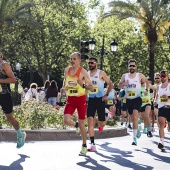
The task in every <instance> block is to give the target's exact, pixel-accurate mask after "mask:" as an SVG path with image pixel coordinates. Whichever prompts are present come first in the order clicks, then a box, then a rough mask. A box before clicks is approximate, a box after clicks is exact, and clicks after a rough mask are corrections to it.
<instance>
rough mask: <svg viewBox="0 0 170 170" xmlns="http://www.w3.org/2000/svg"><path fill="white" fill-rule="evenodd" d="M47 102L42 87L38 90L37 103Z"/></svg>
mask: <svg viewBox="0 0 170 170" xmlns="http://www.w3.org/2000/svg"><path fill="white" fill-rule="evenodd" d="M44 101H45V92H44V91H43V90H42V88H41V87H39V88H38V89H37V102H38V103H43V102H44Z"/></svg>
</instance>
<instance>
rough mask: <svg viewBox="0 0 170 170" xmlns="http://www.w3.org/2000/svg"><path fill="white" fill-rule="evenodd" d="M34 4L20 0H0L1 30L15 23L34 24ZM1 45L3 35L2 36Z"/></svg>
mask: <svg viewBox="0 0 170 170" xmlns="http://www.w3.org/2000/svg"><path fill="white" fill-rule="evenodd" d="M32 6H33V4H31V3H25V1H24V0H23V1H20V0H0V31H1V30H2V29H5V28H7V27H10V26H13V25H14V24H20V25H27V26H28V25H33V24H35V23H34V22H33V20H32V18H31V14H30V7H32ZM0 46H1V36H0Z"/></svg>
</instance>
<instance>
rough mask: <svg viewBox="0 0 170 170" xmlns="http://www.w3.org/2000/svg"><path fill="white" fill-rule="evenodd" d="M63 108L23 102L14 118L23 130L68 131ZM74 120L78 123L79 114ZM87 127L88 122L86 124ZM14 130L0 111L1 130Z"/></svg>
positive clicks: (15, 110) (17, 108)
mask: <svg viewBox="0 0 170 170" xmlns="http://www.w3.org/2000/svg"><path fill="white" fill-rule="evenodd" d="M63 109H64V108H63V107H59V108H58V109H56V108H54V107H52V106H51V105H49V104H48V103H42V104H38V103H37V102H36V100H33V101H29V102H22V103H21V105H18V106H14V109H13V113H14V117H15V118H16V119H17V120H18V121H19V123H20V127H21V128H22V129H50V128H55V129H58V130H60V129H68V128H69V127H68V126H65V125H64V122H63ZM72 118H73V120H74V121H77V114H76V113H74V114H73V117H72ZM116 123H117V119H114V120H109V121H108V122H107V125H110V126H114V125H115V124H116ZM85 125H86V127H87V120H86V122H85ZM3 126H5V128H12V126H11V125H10V124H9V123H8V121H7V119H6V117H5V115H4V114H3V112H2V110H1V109H0V128H2V127H3Z"/></svg>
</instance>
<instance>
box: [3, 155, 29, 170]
mask: <svg viewBox="0 0 170 170" xmlns="http://www.w3.org/2000/svg"><path fill="white" fill-rule="evenodd" d="M18 155H19V156H20V158H19V159H18V160H16V161H14V162H13V163H11V164H10V165H9V166H3V165H0V169H1V170H23V167H22V166H21V163H22V162H25V159H26V158H30V157H29V156H27V155H22V154H18Z"/></svg>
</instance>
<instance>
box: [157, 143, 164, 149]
mask: <svg viewBox="0 0 170 170" xmlns="http://www.w3.org/2000/svg"><path fill="white" fill-rule="evenodd" d="M158 148H159V149H161V150H162V151H165V148H164V145H162V143H159V144H158Z"/></svg>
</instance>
